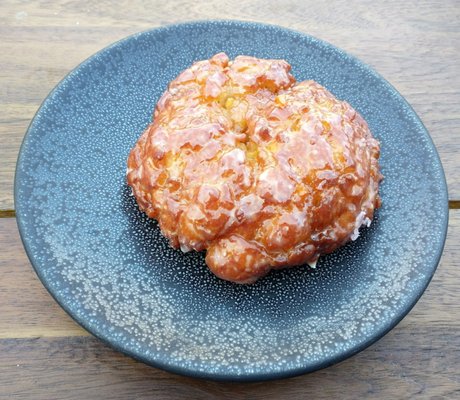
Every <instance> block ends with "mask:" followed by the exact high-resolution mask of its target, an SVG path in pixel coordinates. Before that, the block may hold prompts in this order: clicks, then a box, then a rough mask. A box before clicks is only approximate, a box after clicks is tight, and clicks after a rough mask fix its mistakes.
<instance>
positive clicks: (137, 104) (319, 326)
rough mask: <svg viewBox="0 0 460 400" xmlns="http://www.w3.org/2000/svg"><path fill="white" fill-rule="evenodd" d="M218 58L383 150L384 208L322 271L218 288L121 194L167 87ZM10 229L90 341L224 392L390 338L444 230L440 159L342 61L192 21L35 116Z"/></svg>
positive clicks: (281, 38)
mask: <svg viewBox="0 0 460 400" xmlns="http://www.w3.org/2000/svg"><path fill="white" fill-rule="evenodd" d="M220 51H225V52H227V53H228V54H229V56H231V57H235V56H236V55H239V54H248V55H254V56H257V57H263V58H283V59H286V60H287V61H288V62H289V63H291V65H292V67H293V74H294V76H296V78H297V79H298V80H299V81H301V80H304V79H314V80H316V81H318V82H320V83H321V84H322V85H324V86H326V87H327V88H328V89H330V90H331V91H332V92H333V93H334V94H335V95H336V96H337V97H339V98H340V99H345V100H347V101H348V102H350V103H351V104H352V105H353V106H354V107H355V108H356V109H357V110H358V111H359V112H360V113H361V114H362V115H363V116H364V117H365V119H366V120H367V121H368V123H369V125H370V128H371V130H372V131H373V133H374V135H375V136H376V137H377V138H378V139H379V140H380V141H381V148H382V155H381V166H382V170H383V174H384V175H385V181H384V182H383V184H382V186H381V196H382V198H383V207H382V208H381V209H380V210H379V212H378V213H377V216H376V218H375V220H374V223H373V224H372V226H371V228H369V229H366V230H363V232H362V234H361V236H360V237H359V239H358V240H357V241H356V242H353V243H350V244H349V245H347V246H345V247H344V248H342V249H340V250H339V251H337V252H335V253H334V254H332V255H330V256H325V257H323V258H321V260H320V262H319V265H318V268H317V269H316V270H311V269H309V268H307V267H299V268H295V269H290V270H283V271H278V272H273V273H271V274H270V275H268V276H267V277H266V278H264V279H261V280H260V281H259V282H257V283H256V284H254V285H252V286H238V285H234V284H231V283H228V282H224V281H221V280H219V279H218V278H216V277H214V276H213V275H212V274H211V273H210V272H209V271H208V269H207V267H206V265H205V263H204V256H203V254H198V253H189V254H182V253H181V252H180V251H175V250H173V249H171V248H169V247H168V244H167V242H166V240H165V239H164V238H163V237H162V236H161V234H160V232H159V229H158V226H157V224H156V223H155V222H154V221H151V220H148V219H147V218H146V217H145V216H144V215H143V214H141V213H140V212H139V211H138V208H137V206H136V204H135V202H134V200H133V198H132V197H130V195H129V193H130V191H129V190H128V188H127V186H126V184H125V171H126V166H125V165H126V158H127V155H128V152H129V150H130V148H131V147H132V146H133V144H134V143H135V142H136V140H137V138H138V137H139V135H140V134H141V132H142V131H143V130H144V128H145V127H146V125H147V124H148V122H149V121H150V119H151V115H152V110H153V108H154V105H155V103H156V101H157V100H158V98H159V96H160V94H161V93H162V92H163V91H164V90H165V88H166V85H167V84H168V82H169V81H170V80H172V79H173V78H174V77H175V76H176V75H177V74H178V73H179V72H180V71H182V70H183V69H185V68H186V67H188V66H189V65H190V64H191V63H192V62H193V61H195V60H199V59H205V58H209V57H210V56H211V55H213V54H214V53H217V52H220ZM15 201H16V210H17V219H18V224H19V228H20V232H21V236H22V240H23V242H24V246H25V248H26V250H27V254H28V255H29V258H30V260H31V262H32V265H33V266H34V268H35V270H36V272H37V274H38V276H39V277H40V279H41V280H42V282H43V284H44V285H45V286H46V288H47V289H48V290H49V292H50V293H51V294H52V295H53V296H54V298H55V299H56V300H57V302H58V303H59V304H60V305H61V306H62V307H63V308H64V309H65V310H66V311H67V312H68V313H69V314H70V315H71V316H72V317H73V318H74V319H75V320H76V321H77V322H79V323H80V324H81V325H82V326H83V327H84V328H86V329H87V330H88V331H90V332H91V333H93V334H94V335H96V336H97V337H99V338H100V339H102V340H103V341H105V342H106V343H109V344H110V345H112V346H113V347H115V348H116V349H118V350H120V351H122V352H124V353H127V354H129V355H131V356H133V357H135V358H137V359H140V360H142V361H144V362H146V363H148V364H151V365H154V366H156V367H160V368H164V369H166V370H169V371H173V372H176V373H180V374H186V375H192V376H197V377H204V378H211V379H222V380H262V379H274V378H280V377H285V376H292V375H296V374H301V373H305V372H308V371H314V370H316V369H319V368H323V367H326V366H328V365H331V364H333V363H336V362H338V361H340V360H343V359H345V358H346V357H349V356H351V355H352V354H355V353H356V352H358V351H360V350H362V349H364V348H365V347H367V346H369V345H370V344H371V343H373V342H374V341H376V340H377V339H379V338H380V337H381V336H383V335H384V334H385V333H386V332H388V331H389V330H390V329H391V328H393V327H394V326H395V325H396V324H397V323H398V322H399V321H400V320H401V319H402V318H403V317H404V316H405V315H406V314H407V313H408V312H409V310H410V309H411V308H412V306H413V305H414V304H415V302H416V301H417V300H418V298H419V297H420V296H421V294H422V293H423V291H424V289H425V287H426V286H427V285H428V282H429V281H430V279H431V277H432V275H433V273H434V271H435V269H436V266H437V264H438V262H439V258H440V256H441V252H442V248H443V244H444V240H445V235H446V229H447V218H448V208H447V204H448V202H447V190H446V183H445V178H444V173H443V169H442V166H441V163H440V161H439V158H438V155H437V153H436V149H435V148H434V146H433V143H432V141H431V139H430V136H429V135H428V133H427V131H426V130H425V128H424V127H423V125H422V123H421V122H420V120H419V119H418V117H417V115H416V114H415V113H414V111H413V110H412V109H411V107H410V106H409V105H408V104H407V103H406V101H405V100H404V99H403V98H402V97H401V96H400V95H399V94H398V93H397V92H396V90H395V89H394V88H393V87H392V86H390V85H389V84H388V83H387V82H386V81H385V80H384V79H382V78H381V77H380V76H379V75H377V74H376V73H375V72H374V71H372V70H371V69H369V68H368V67H367V66H365V65H363V64H362V63H361V62H359V61H358V60H356V59H355V58H353V57H350V56H349V55H347V54H345V53H344V52H342V51H341V50H339V49H337V48H335V47H333V46H331V45H329V44H326V43H324V42H322V41H319V40H317V39H315V38H312V37H309V36H306V35H304V34H301V33H297V32H293V31H290V30H286V29H283V28H279V27H276V26H267V25H260V24H255V23H246V22H236V21H233V22H229V21H227V22H225V21H220V22H219V21H217V22H198V23H189V24H183V25H176V26H169V27H165V28H161V29H155V30H152V31H149V32H144V33H140V34H137V35H134V36H131V37H129V38H127V39H125V40H122V41H121V42H118V43H116V44H114V45H113V46H110V47H108V48H106V49H104V50H102V51H101V52H99V53H98V54H96V55H94V56H93V57H91V58H90V59H88V60H87V61H85V62H84V63H83V64H81V65H80V66H78V67H77V68H76V69H75V70H74V71H72V72H71V73H70V74H69V75H68V76H67V77H66V78H65V79H64V80H63V81H62V82H61V83H60V84H59V85H58V86H57V87H56V89H54V90H53V91H52V92H51V94H50V95H49V96H48V98H47V99H46V100H45V101H44V103H43V105H42V106H41V108H40V110H39V111H38V113H37V115H36V116H35V118H34V120H33V122H32V124H31V125H30V128H29V130H28V132H27V135H26V137H25V139H24V142H23V145H22V148H21V152H20V155H19V160H18V164H17V171H16V191H15Z"/></svg>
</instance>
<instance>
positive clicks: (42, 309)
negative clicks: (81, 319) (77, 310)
mask: <svg viewBox="0 0 460 400" xmlns="http://www.w3.org/2000/svg"><path fill="white" fill-rule="evenodd" d="M67 335H68V336H88V335H89V333H88V332H86V331H85V330H84V329H82V328H80V326H79V325H77V324H76V323H75V322H74V321H73V320H72V319H71V318H70V317H69V316H68V315H67V314H66V313H65V312H64V310H62V308H61V307H60V306H59V305H58V304H57V303H56V302H55V301H54V300H53V298H52V297H51V296H50V295H49V294H48V292H47V291H46V289H45V288H44V287H43V286H42V285H41V283H40V281H39V279H38V277H37V275H36V274H35V272H34V270H33V268H32V266H31V264H30V262H29V259H28V258H27V255H26V253H25V251H24V248H23V246H22V242H21V239H20V237H19V232H18V230H17V226H16V220H15V219H14V218H2V219H0V339H2V338H11V337H15V338H37V337H56V336H67ZM0 387H1V385H0Z"/></svg>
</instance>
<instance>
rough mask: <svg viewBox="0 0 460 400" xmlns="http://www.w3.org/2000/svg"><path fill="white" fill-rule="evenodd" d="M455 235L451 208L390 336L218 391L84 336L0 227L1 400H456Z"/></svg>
mask: <svg viewBox="0 0 460 400" xmlns="http://www.w3.org/2000/svg"><path fill="white" fill-rule="evenodd" d="M459 237H460V211H458V210H451V212H450V223H449V235H448V239H447V243H446V247H445V250H444V255H443V258H442V262H441V264H440V266H439V267H438V270H437V272H436V274H435V276H434V278H433V281H432V282H431V284H430V286H429V287H428V289H427V291H426V292H425V294H424V295H423V297H422V298H421V300H420V301H419V302H418V304H417V305H416V306H415V308H414V309H413V310H412V311H411V313H410V314H409V315H408V316H407V317H406V318H405V319H404V320H403V321H402V322H401V323H400V324H399V325H398V326H397V327H396V328H395V329H393V331H391V332H390V333H389V334H388V335H386V336H385V337H384V338H383V339H381V340H380V341H379V342H377V343H376V344H374V345H373V346H371V347H370V348H368V349H366V350H365V351H363V352H362V353H360V354H358V355H356V356H354V357H352V358H351V359H348V360H346V361H344V362H342V363H341V364H339V365H336V366H333V367H331V368H328V369H325V370H322V371H318V372H316V373H313V374H310V375H305V376H300V377H297V378H292V379H287V380H280V381H275V382H266V383H256V384H222V383H216V382H209V381H201V380H196V379H192V378H185V377H179V376H176V375H173V374H170V373H167V372H163V371H160V370H158V369H155V368H151V367H148V366H145V365H143V364H142V363H138V362H136V361H134V360H131V359H130V358H128V357H126V356H123V355H122V354H119V353H117V352H115V351H113V350H111V349H109V348H108V347H106V346H105V345H103V344H102V343H101V342H99V341H98V340H97V339H95V338H93V337H92V336H85V335H86V332H85V331H83V330H82V329H80V328H78V327H77V326H76V325H75V324H74V323H73V322H72V320H71V319H70V318H69V317H68V316H66V315H65V314H64V313H63V311H62V310H61V309H60V308H59V306H57V305H56V303H54V301H53V299H52V298H51V297H50V296H49V294H48V293H47V292H46V291H45V289H44V288H43V287H42V286H41V283H40V282H39V280H38V278H37V277H36V275H35V273H34V272H33V270H32V267H31V266H30V264H29V262H28V260H27V257H26V255H25V253H24V251H23V250H22V247H21V245H20V244H19V237H18V233H17V229H16V225H15V221H14V220H13V219H3V220H0V273H1V276H0V327H1V330H0V332H1V334H0V387H1V388H4V392H3V395H4V396H6V398H8V396H14V398H24V399H30V398H33V399H49V398H59V399H81V398H111V399H126V398H136V399H144V398H145V399H147V398H151V396H155V398H158V399H178V398H203V399H213V398H223V399H237V398H241V399H284V398H285V399H301V398H305V396H306V395H308V397H309V398H316V397H324V398H342V399H346V398H350V399H352V398H384V399H386V398H409V397H413V396H421V397H423V398H435V397H438V398H455V397H456V396H458V395H460V376H459V375H458V364H459V360H460V241H459V240H458V239H459ZM61 336H62V337H61ZM5 390H6V391H5ZM0 398H1V394H0Z"/></svg>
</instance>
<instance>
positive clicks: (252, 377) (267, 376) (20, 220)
mask: <svg viewBox="0 0 460 400" xmlns="http://www.w3.org/2000/svg"><path fill="white" fill-rule="evenodd" d="M219 24H222V25H228V26H232V25H233V26H235V25H246V26H248V27H250V28H251V27H252V28H267V29H276V30H284V31H287V33H289V34H293V35H297V36H298V37H301V38H302V39H307V40H308V41H310V42H316V43H318V44H320V45H322V46H324V47H326V48H327V49H328V50H330V51H332V52H336V53H337V52H338V53H339V54H341V55H343V56H344V57H345V58H347V59H348V60H350V61H352V62H353V63H354V64H355V65H359V66H360V67H362V68H363V69H364V70H365V72H366V73H368V74H370V75H372V77H374V78H376V79H378V80H379V81H380V82H382V83H383V84H384V85H385V86H386V88H387V89H388V90H389V91H390V92H392V93H393V94H394V95H395V96H396V100H397V101H398V102H401V103H402V104H403V105H404V106H405V107H406V108H407V109H408V110H409V111H410V112H411V113H412V116H413V117H414V120H415V122H416V123H418V124H419V126H420V128H421V129H423V131H424V133H425V134H426V138H427V139H428V143H429V145H430V147H431V148H433V149H434V150H435V151H434V152H433V156H434V158H435V160H436V162H437V163H438V165H439V169H440V172H441V173H440V175H441V181H440V182H439V186H440V187H441V186H442V189H443V190H441V191H440V192H439V195H440V201H442V203H444V207H443V208H442V209H441V210H442V217H443V218H442V221H441V226H442V228H443V229H442V235H441V240H439V242H437V243H436V247H435V248H433V255H434V256H433V260H436V261H435V263H434V265H433V268H432V269H431V271H430V274H429V275H425V276H424V279H426V281H424V282H423V285H421V286H420V287H421V290H420V291H419V292H418V293H417V294H416V296H410V297H409V300H410V301H409V302H408V303H407V306H406V307H404V310H403V312H401V313H399V314H398V315H396V316H395V317H394V318H392V319H391V320H390V321H389V322H388V323H387V324H386V326H385V328H384V329H381V330H380V331H376V332H374V334H373V335H371V336H370V337H368V339H367V340H364V341H363V342H361V343H360V344H359V345H357V346H355V347H353V348H351V349H349V350H348V351H345V352H342V353H340V354H339V355H336V356H335V357H330V358H329V359H325V360H321V361H320V362H316V363H314V364H311V365H310V366H299V367H297V368H291V369H287V370H282V371H277V372H273V371H271V372H263V373H261V372H256V373H251V374H244V375H243V374H234V373H228V374H222V373H212V372H207V371H201V370H196V369H192V368H188V367H183V366H180V365H171V364H169V363H165V362H162V361H161V360H159V359H155V360H153V359H151V358H148V357H147V356H142V355H140V354H136V353H135V352H133V351H131V350H130V349H127V348H123V347H122V346H120V345H119V344H118V343H116V342H113V341H110V340H109V339H106V338H105V337H104V336H103V335H102V333H101V332H96V331H94V330H93V329H92V328H90V327H89V324H88V323H87V322H86V321H85V320H84V319H81V318H79V317H77V316H75V315H73V313H72V312H71V311H70V308H69V307H68V306H67V305H66V304H65V301H62V299H60V296H58V295H56V294H55V293H53V291H52V290H51V289H50V287H49V285H48V284H47V281H46V279H45V277H44V275H43V272H42V270H41V269H40V268H39V267H38V266H36V265H35V263H34V262H33V261H32V260H33V256H32V251H31V249H30V247H29V244H28V242H27V240H26V238H25V232H24V231H25V227H24V219H26V216H25V215H23V214H22V210H21V206H20V202H19V201H18V199H19V193H18V190H19V189H18V187H19V186H20V183H19V182H20V179H21V171H20V166H21V165H22V163H23V157H24V153H25V150H24V149H25V146H26V142H27V139H28V137H29V135H31V132H32V131H33V129H34V124H35V123H36V120H37V117H38V116H39V115H40V113H41V111H42V109H43V108H44V106H45V105H46V104H47V103H48V102H49V101H51V98H52V97H53V96H54V95H55V93H56V92H57V91H58V90H59V88H60V87H61V85H62V84H64V83H65V82H67V81H68V80H69V79H71V78H72V77H73V75H74V74H75V73H76V72H77V71H78V70H80V68H82V67H84V66H85V65H86V64H88V63H90V62H91V61H92V60H93V58H95V57H96V56H98V55H100V54H102V53H106V52H109V51H111V50H112V49H114V48H117V47H118V46H120V45H121V44H123V43H125V42H128V41H131V40H133V39H134V40H135V39H136V38H137V37H141V36H144V35H150V34H155V33H157V32H167V31H169V30H171V31H174V30H175V29H178V28H190V29H193V28H194V27H195V26H203V25H208V26H209V25H216V26H217V25H219ZM14 207H15V212H16V218H15V219H16V223H17V226H18V231H19V235H20V238H21V241H22V244H23V246H24V249H25V251H26V254H27V257H28V259H29V262H30V264H31V265H32V267H33V269H34V271H35V273H36V275H37V276H38V278H39V280H40V281H41V284H42V285H43V286H44V287H45V289H46V290H47V292H48V293H49V294H50V295H51V297H52V298H53V299H54V300H55V301H56V303H57V304H58V305H59V306H60V307H61V308H62V309H63V310H64V311H65V312H66V314H67V315H69V316H70V317H71V318H72V319H73V320H74V321H75V322H76V323H77V324H78V325H80V326H81V327H82V328H83V329H85V330H86V331H87V332H89V333H90V334H91V335H93V336H95V337H96V338H98V339H99V340H100V341H102V342H103V343H104V344H105V345H107V346H108V347H110V348H112V349H114V350H116V351H118V352H120V353H122V354H124V355H127V356H129V357H131V358H134V359H136V360H138V361H141V362H143V363H145V364H147V365H150V366H153V367H155V368H160V369H162V370H165V371H168V372H172V373H175V374H178V375H182V376H189V377H194V378H200V379H207V380H213V381H221V382H232V381H233V382H261V381H269V380H274V379H284V378H289V377H294V376H299V375H303V374H307V373H312V372H315V371H319V370H321V369H324V368H327V367H329V366H331V365H334V364H337V363H339V362H341V361H344V360H346V359H348V358H350V357H352V356H354V355H355V354H357V353H359V352H361V351H363V350H364V349H366V348H367V347H369V346H371V345H372V344H374V343H375V342H377V341H378V340H380V339H381V338H382V337H383V336H385V335H386V334H387V333H388V332H389V331H391V330H392V329H393V328H395V327H396V326H397V325H398V324H399V322H401V320H402V319H404V318H405V317H406V316H407V315H408V314H409V313H410V311H411V310H412V309H413V307H414V306H415V304H417V302H418V301H419V299H420V298H421V296H422V295H423V294H424V292H425V290H426V288H427V287H428V285H429V283H430V282H431V280H432V278H433V276H434V274H435V272H436V270H437V268H438V266H439V264H440V260H441V257H442V253H443V250H444V246H445V243H446V237H447V231H448V224H449V201H448V186H447V180H446V175H445V171H444V167H443V164H442V161H441V158H440V156H439V153H438V150H437V147H436V146H435V144H434V141H433V139H432V137H431V135H430V133H429V131H428V129H427V128H426V127H425V125H424V123H423V122H422V120H421V119H420V117H419V116H418V114H417V113H416V112H415V110H414V109H413V107H412V106H411V105H410V103H409V102H408V101H407V100H406V99H405V98H404V97H403V96H402V94H401V93H400V92H399V91H398V90H397V89H396V88H395V87H394V86H393V85H392V84H391V83H390V82H389V81H388V80H387V79H385V78H384V77H383V76H382V75H380V74H379V73H378V72H377V71H376V70H375V69H374V68H372V67H370V66H369V65H368V64H366V63H365V62H363V61H361V60H360V59H359V58H357V57H356V56H354V55H353V54H350V53H349V52H347V51H344V50H342V49H341V48H339V47H336V46H334V45H333V44H331V43H329V42H328V41H325V40H323V39H320V38H317V37H315V36H312V35H310V34H308V33H304V32H301V31H298V30H295V29H292V28H287V27H285V26H282V25H276V24H270V23H264V22H258V21H245V20H238V19H209V20H206V19H199V20H188V21H184V22H180V23H174V24H167V25H161V26H158V27H154V28H150V29H146V30H142V31H140V32H136V33H133V34H130V35H128V36H126V37H124V38H121V39H119V40H117V41H115V42H113V43H111V44H109V45H108V46H105V47H103V48H102V49H100V50H98V51H97V52H95V53H93V54H91V55H90V56H88V57H87V58H85V59H84V60H83V61H82V62H80V63H79V64H78V65H77V66H75V67H74V68H73V69H71V70H70V71H69V72H68V73H67V74H66V75H64V77H63V78H62V79H61V80H60V81H59V82H58V83H57V84H56V85H55V86H54V87H53V89H52V90H51V91H50V92H49V93H48V94H47V96H46V97H45V98H44V99H43V101H42V102H41V104H40V106H39V107H38V108H37V110H36V112H35V114H34V116H33V117H32V119H31V121H30V123H29V125H28V127H27V130H26V132H25V134H24V137H23V139H22V142H21V145H20V148H19V152H18V157H17V160H16V166H15V174H14Z"/></svg>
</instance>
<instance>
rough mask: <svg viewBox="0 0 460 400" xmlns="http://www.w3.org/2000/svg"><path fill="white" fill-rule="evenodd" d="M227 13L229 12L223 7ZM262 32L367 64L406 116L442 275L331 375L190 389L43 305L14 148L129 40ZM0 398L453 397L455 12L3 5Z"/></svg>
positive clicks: (458, 145) (329, 6)
mask: <svg viewBox="0 0 460 400" xmlns="http://www.w3.org/2000/svg"><path fill="white" fill-rule="evenodd" d="M235 3H236V2H235ZM212 18H231V19H243V20H254V21H261V22H268V23H274V24H278V25H283V26H286V27H289V28H294V29H297V30H299V31H303V32H306V33H309V34H311V35H314V36H317V37H319V38H321V39H324V40H326V41H329V42H331V43H333V44H335V45H336V46H338V47H341V48H342V49H344V50H346V51H348V52H349V53H351V54H354V55H355V56H357V57H358V58H360V59H361V60H363V61H364V62H366V63H367V64H370V65H371V66H372V67H374V68H375V69H376V70H377V71H378V72H380V73H381V74H382V75H383V76H384V77H385V78H387V79H388V80H389V81H390V82H391V83H392V84H393V85H394V86H395V87H396V88H397V89H398V90H399V91H400V92H401V93H402V94H403V96H405V97H406V99H407V100H408V101H409V102H410V103H411V104H412V106H413V107H414V108H415V110H416V112H417V113H418V114H419V116H420V117H421V119H422V120H423V122H424V123H425V125H426V127H427V128H428V130H429V131H430V133H431V135H432V137H433V140H434V142H435V144H436V146H437V148H438V151H439V153H440V155H441V159H442V162H443V164H444V168H445V171H446V176H447V181H448V185H449V196H450V223H449V234H448V239H447V243H446V247H445V251H444V255H443V258H442V261H441V264H440V266H439V268H438V271H437V272H436V275H435V277H434V279H433V281H432V282H431V284H430V286H429V288H428V290H427V291H426V293H425V294H424V296H423V297H422V299H421V300H420V301H419V303H418V304H417V305H416V307H415V308H414V309H413V310H412V312H411V313H410V314H409V315H408V316H407V317H406V318H405V319H404V320H403V321H402V322H401V323H400V324H399V325H398V326H397V327H396V328H395V329H393V330H392V331H391V332H390V333H389V334H388V335H386V336H385V337H384V338H383V339H381V340H380V341H379V342H378V343H376V344H374V345H373V346H371V347H370V348H368V349H366V350H365V351H363V352H361V353H360V354H358V355H356V356H355V357H352V358H351V359H348V360H346V361H344V362H342V363H340V364H338V365H335V366H333V367H330V368H328V369H325V370H322V371H318V372H316V373H313V374H310V375H305V376H300V377H297V378H292V379H286V380H281V381H275V382H267V383H255V384H231V383H225V384H223V383H216V382H209V381H201V380H196V379H192V378H185V377H181V376H176V375H173V374H170V373H167V372H163V371H161V370H158V369H154V368H151V367H148V366H146V365H143V364H141V363H138V362H136V361H133V360H132V359H130V358H128V357H126V356H123V355H121V354H119V353H117V352H115V351H113V350H111V349H109V348H108V347H107V346H105V345H104V344H102V343H101V342H99V341H98V340H97V339H95V338H94V337H92V336H91V335H90V334H88V333H87V332H86V331H84V330H83V329H82V328H80V327H79V326H77V325H76V324H75V323H74V322H73V321H72V320H71V319H70V317H68V316H67V315H66V314H65V313H64V311H62V310H61V308H60V307H59V306H58V305H57V304H56V303H55V302H54V301H53V299H52V298H51V297H50V296H49V295H48V293H47V292H46V290H45V289H44V287H43V286H42V285H41V283H40V282H39V280H38V278H37V277H36V275H35V273H34V272H33V270H32V267H31V265H30V263H29V261H28V259H27V257H26V255H25V253H24V250H23V247H22V244H21V242H20V239H19V236H18V231H17V228H16V222H15V219H14V203H13V175H14V167H15V163H16V157H17V153H18V149H19V146H20V143H21V141H22V139H23V136H24V133H25V131H26V129H27V126H28V124H29V122H30V120H31V119H32V117H33V115H34V113H35V111H36V110H37V108H38V107H39V105H40V103H41V101H42V100H43V99H44V98H45V96H46V95H47V94H48V92H49V91H50V90H51V89H52V88H53V87H54V86H55V85H56V84H57V83H58V82H59V81H60V80H61V79H62V78H63V77H64V75H65V74H66V73H67V72H68V71H69V70H71V69H72V68H74V67H75V66H76V65H77V64H78V63H80V62H81V61H83V60H84V59H85V58H87V57H89V56H90V55H91V54H93V53H94V52H96V51H97V50H99V49H101V48H103V47H105V46H106V45H108V44H110V43H112V42H114V41H116V40H118V39H121V38H123V37H125V36H127V35H129V34H131V33H134V32H138V31H142V30H146V29H149V28H153V27H156V26H160V25H165V24H170V23H175V22H179V21H186V20H193V19H212ZM0 20H1V24H0V54H1V57H0V79H1V86H0V87H1V92H0V105H1V112H0V120H1V124H0V143H1V152H0V154H1V156H0V217H2V218H0V398H15V399H18V398H24V399H54V398H57V399H86V398H87V399H92V398H101V399H104V398H111V399H115V398H120V399H127V398H136V399H142V398H152V397H155V398H171V399H177V398H216V397H217V398H232V399H233V398H248V399H268V398H277V399H278V398H280V399H281V398H289V399H297V398H298V399H300V398H307V397H308V398H315V397H324V398H334V397H336V398H362V397H371V398H374V397H375V398H385V399H386V398H408V397H412V396H413V397H422V398H460V373H459V369H460V368H459V366H460V244H459V243H460V210H459V208H460V179H459V177H460V128H459V126H460V109H459V104H460V3H459V2H458V1H456V0H452V1H441V0H437V1H435V0H431V1H429V0H428V1H423V2H421V1H420V2H419V1H415V0H412V1H405V2H401V1H394V2H393V1H386V2H374V1H366V2H364V1H362V2H361V1H332V2H331V1H328V2H319V1H306V0H290V1H286V2H278V1H275V0H255V1H248V0H240V2H239V5H235V4H233V2H230V1H228V2H225V1H223V0H214V1H211V0H208V1H206V2H203V3H201V2H199V1H194V0H181V1H157V2H155V1H151V2H141V1H120V2H118V3H113V4H112V3H111V2H107V1H70V0H69V1H51V2H23V1H5V0H4V1H2V2H1V4H0Z"/></svg>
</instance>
